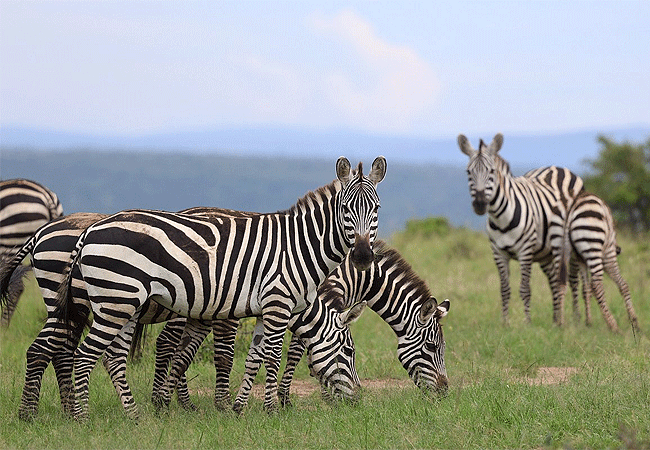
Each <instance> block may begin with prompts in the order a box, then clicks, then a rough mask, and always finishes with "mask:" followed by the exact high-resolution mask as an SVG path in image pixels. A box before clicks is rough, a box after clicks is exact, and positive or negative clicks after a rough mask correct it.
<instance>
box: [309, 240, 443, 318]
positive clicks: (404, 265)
mask: <svg viewBox="0 0 650 450" xmlns="http://www.w3.org/2000/svg"><path fill="white" fill-rule="evenodd" d="M373 250H374V252H375V261H376V262H377V263H378V264H380V265H381V268H382V271H381V272H378V271H377V267H375V268H373V269H371V270H374V271H375V275H374V277H383V276H385V272H386V269H387V268H394V269H395V270H394V272H396V273H398V274H401V275H402V277H403V279H404V280H405V281H406V282H407V283H408V284H409V285H410V287H411V288H410V289H409V291H410V292H413V291H415V298H417V299H418V301H419V302H420V303H422V302H424V301H425V300H427V299H428V298H429V297H431V292H430V291H429V287H428V286H427V284H426V283H425V282H424V280H422V278H420V277H419V276H418V275H417V274H416V273H415V271H414V270H413V268H412V267H411V265H410V264H409V263H408V262H406V260H405V259H404V258H402V255H400V254H399V252H398V251H397V250H394V249H392V248H390V247H389V246H388V244H386V242H384V241H382V240H380V239H377V240H376V241H375V243H374V244H373ZM343 264H345V265H346V266H347V270H349V271H350V273H357V272H356V269H354V268H353V267H352V262H351V260H350V257H349V254H348V257H347V258H346V259H345V261H344V262H343ZM339 270H341V269H340V268H339V267H337V268H335V269H334V270H333V271H332V274H334V273H335V272H337V271H339ZM336 284H337V281H332V280H330V279H329V278H328V279H326V280H325V281H323V283H321V285H320V286H319V287H318V295H319V297H320V298H321V299H322V301H324V302H325V303H329V304H330V305H331V307H332V308H334V309H336V310H338V311H342V310H343V309H345V306H346V305H345V299H343V298H341V297H340V292H339V291H338V290H337V289H332V285H336ZM411 297H412V296H411ZM348 306H349V305H348Z"/></svg>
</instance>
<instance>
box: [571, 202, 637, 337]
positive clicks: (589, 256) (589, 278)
mask: <svg viewBox="0 0 650 450" xmlns="http://www.w3.org/2000/svg"><path fill="white" fill-rule="evenodd" d="M568 223H569V239H570V244H571V247H572V250H573V251H572V253H571V261H570V264H569V267H570V270H569V285H570V286H571V293H572V295H573V311H574V314H575V315H576V316H579V315H580V313H579V311H578V273H580V274H581V276H582V280H583V290H582V295H583V298H584V301H585V316H586V323H587V325H590V324H591V312H590V308H589V300H590V296H591V293H592V292H593V294H594V295H595V296H596V300H597V301H598V305H599V306H600V309H601V312H602V313H603V317H604V318H605V322H606V323H607V326H608V327H609V329H610V330H612V331H618V325H617V324H616V319H614V316H612V313H611V312H610V310H609V308H608V307H607V303H606V302H605V290H604V286H603V271H605V272H607V275H609V276H610V278H611V279H612V280H614V282H615V283H616V286H618V289H619V291H620V292H621V296H622V297H623V299H624V300H625V307H626V309H627V314H628V318H629V320H630V323H631V324H632V328H633V330H638V329H639V323H638V319H637V316H636V313H635V312H634V306H633V305H632V298H631V296H630V288H629V287H628V285H627V283H626V282H625V280H624V279H623V277H622V276H621V271H620V269H619V266H618V261H617V259H616V256H617V255H618V253H619V247H618V246H617V245H616V231H615V230H614V219H613V217H612V212H611V210H610V209H609V207H608V206H607V205H606V204H605V202H604V201H603V200H602V199H600V198H599V197H598V196H596V195H594V194H591V193H588V192H586V191H583V192H582V193H581V194H580V195H578V197H577V198H576V199H575V202H574V204H573V207H572V208H571V210H570V211H569V216H568Z"/></svg>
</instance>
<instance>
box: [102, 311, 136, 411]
mask: <svg viewBox="0 0 650 450" xmlns="http://www.w3.org/2000/svg"><path fill="white" fill-rule="evenodd" d="M135 324H136V321H135V320H133V319H132V320H130V321H129V322H128V323H127V324H126V325H125V326H124V328H122V330H120V333H119V334H118V335H117V336H116V337H115V339H113V342H111V344H110V345H109V346H108V348H107V349H106V351H105V352H104V355H103V357H102V363H103V365H104V368H105V369H106V372H108V375H109V376H110V378H111V381H112V382H113V386H114V387H115V391H116V392H117V396H118V397H119V398H120V402H121V403H122V406H123V407H124V411H126V413H127V415H128V416H129V417H131V418H133V419H137V417H138V407H137V405H136V404H135V399H134V398H133V394H132V393H131V388H130V387H129V383H128V382H127V380H126V360H127V358H128V355H129V348H130V347H131V340H132V338H133V333H134V332H135Z"/></svg>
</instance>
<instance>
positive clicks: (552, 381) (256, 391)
mask: <svg viewBox="0 0 650 450" xmlns="http://www.w3.org/2000/svg"><path fill="white" fill-rule="evenodd" d="M576 373H578V369H577V368H576V367H540V368H539V369H537V374H536V376H535V377H518V378H514V381H515V382H518V383H525V384H529V385H531V386H537V385H544V386H549V385H556V384H560V383H565V382H567V381H568V380H569V378H570V377H571V376H572V375H574V374H576ZM450 384H453V379H451V380H450ZM361 386H362V387H363V388H364V389H369V390H382V389H403V388H409V387H411V386H413V382H412V381H411V380H409V379H399V380H398V379H391V378H381V379H364V380H361ZM318 392H320V388H319V386H318V382H317V381H316V380H315V379H313V378H310V379H307V380H293V382H292V383H291V393H292V394H293V395H297V396H298V397H308V396H310V395H312V394H313V393H318ZM251 395H253V396H255V397H257V398H264V385H262V384H255V385H253V390H252V392H251Z"/></svg>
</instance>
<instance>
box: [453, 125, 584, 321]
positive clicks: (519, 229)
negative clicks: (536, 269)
mask: <svg viewBox="0 0 650 450" xmlns="http://www.w3.org/2000/svg"><path fill="white" fill-rule="evenodd" d="M458 145H459V147H460V149H461V151H462V152H463V153H465V154H466V155H467V156H469V158H470V159H469V162H468V164H467V175H468V179H469V189H470V194H471V196H472V206H473V208H474V211H475V212H476V213H477V214H479V215H482V214H485V213H486V212H487V213H488V220H487V234H488V237H489V238H490V244H491V247H492V254H493V256H494V261H495V263H496V265H497V268H498V270H499V277H500V281H501V302H502V315H503V320H504V322H507V320H508V304H509V300H510V284H509V261H510V259H513V258H514V259H516V260H518V261H519V264H520V266H521V285H520V290H519V292H520V295H521V298H522V300H523V303H524V312H525V314H526V320H528V321H530V272H531V266H532V263H533V262H539V263H540V265H541V267H542V270H543V271H544V273H545V274H546V276H547V278H548V280H549V284H550V287H551V291H552V293H553V321H554V322H555V323H556V324H558V325H561V324H562V323H563V303H564V295H565V291H566V267H565V266H564V265H563V261H564V259H563V253H562V252H563V245H564V241H563V239H564V225H565V223H566V217H567V213H568V210H569V209H570V208H571V206H572V202H573V200H574V199H575V197H576V196H577V195H578V194H579V193H580V192H581V191H582V189H583V184H582V180H581V179H580V177H578V176H577V175H575V174H574V173H572V172H571V171H569V170H568V169H565V168H560V167H555V166H551V167H546V168H543V169H537V170H534V171H531V172H529V173H527V174H526V175H524V176H522V177H514V176H513V175H512V173H511V172H510V167H509V165H508V163H507V162H506V161H505V160H504V159H503V158H501V156H500V155H499V154H498V151H499V150H500V149H501V146H502V145H503V135H501V134H497V135H496V136H495V137H494V139H493V141H492V143H491V144H490V145H489V146H488V145H486V144H485V143H484V142H483V141H482V140H481V143H480V146H479V149H478V150H474V148H473V147H472V146H471V144H470V143H469V141H468V140H467V138H466V137H465V136H463V135H462V134H461V135H459V136H458Z"/></svg>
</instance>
